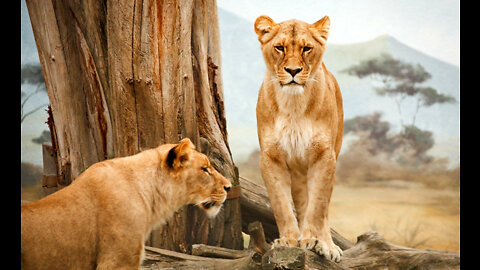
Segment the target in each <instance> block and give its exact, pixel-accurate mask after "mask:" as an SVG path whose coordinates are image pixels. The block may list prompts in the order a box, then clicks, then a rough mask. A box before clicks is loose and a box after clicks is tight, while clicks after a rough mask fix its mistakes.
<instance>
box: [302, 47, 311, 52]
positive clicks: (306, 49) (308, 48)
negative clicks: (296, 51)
mask: <svg viewBox="0 0 480 270" xmlns="http://www.w3.org/2000/svg"><path fill="white" fill-rule="evenodd" d="M311 49H312V47H303V52H308V51H310V50H311Z"/></svg>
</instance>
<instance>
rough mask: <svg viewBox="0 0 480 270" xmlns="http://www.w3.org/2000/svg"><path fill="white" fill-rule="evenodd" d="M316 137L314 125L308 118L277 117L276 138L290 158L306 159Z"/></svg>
mask: <svg viewBox="0 0 480 270" xmlns="http://www.w3.org/2000/svg"><path fill="white" fill-rule="evenodd" d="M313 136H314V123H313V122H312V121H311V120H309V119H306V118H300V117H293V116H277V117H276V119H275V125H274V138H275V140H276V142H277V143H278V144H279V146H280V148H282V149H283V150H284V151H285V152H286V153H287V156H288V158H297V159H304V158H305V154H306V150H307V149H308V147H309V145H310V143H311V141H312V138H313Z"/></svg>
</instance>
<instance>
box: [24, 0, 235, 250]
mask: <svg viewBox="0 0 480 270" xmlns="http://www.w3.org/2000/svg"><path fill="white" fill-rule="evenodd" d="M27 8H28V12H29V15H30V19H31V23H32V28H33V32H34V37H35V41H36V45H37V49H38V53H39V58H40V62H41V65H42V68H43V73H44V77H45V84H46V88H47V92H48V96H49V100H50V104H51V111H50V112H49V113H50V117H49V120H48V123H49V127H50V133H51V139H52V145H53V149H54V152H55V159H56V165H57V176H58V177H57V178H58V185H59V186H60V187H61V186H65V185H68V184H69V183H71V181H74V180H75V178H76V177H77V176H78V175H79V174H80V173H81V172H82V171H83V170H85V169H86V168H87V167H88V166H90V165H91V164H93V163H95V162H98V161H101V160H104V159H107V158H113V157H121V156H127V155H132V154H135V153H137V152H139V151H141V150H144V149H148V148H152V147H156V146H158V145H159V144H163V143H177V142H178V141H179V140H180V139H182V138H184V137H189V138H190V139H191V140H192V141H193V142H194V144H195V145H196V146H197V149H198V150H200V151H202V152H204V153H205V154H207V155H208V156H209V158H210V160H211V162H212V164H213V166H215V168H216V169H217V170H218V171H219V172H220V173H222V174H223V175H224V176H225V177H227V178H228V179H230V180H231V181H232V183H233V185H234V188H232V191H234V192H230V195H229V197H228V199H227V201H226V202H225V205H224V207H223V210H222V212H221V213H220V214H219V215H218V216H217V218H216V219H214V220H209V219H208V218H207V217H206V215H205V214H204V213H203V212H202V211H201V210H199V209H197V208H196V207H193V206H186V207H184V208H182V210H180V211H179V212H178V213H176V214H175V215H174V217H173V218H172V219H170V220H169V221H168V222H167V224H166V225H164V226H163V227H162V228H160V229H158V230H154V231H153V232H152V235H151V237H150V239H149V240H148V242H147V244H148V245H152V246H157V247H162V248H167V249H171V250H177V251H182V252H189V251H190V249H191V245H192V244H194V243H204V244H209V245H216V246H224V247H229V248H236V249H240V248H242V247H243V240H242V235H241V218H240V204H239V199H238V198H235V197H237V196H235V194H236V192H235V190H239V186H238V172H237V170H236V168H235V165H234V163H233V160H232V157H231V153H230V149H229V146H228V142H227V131H226V121H225V111H224V102H223V100H224V99H223V85H222V80H221V78H222V76H221V75H222V74H221V71H222V69H221V62H220V41H219V29H218V16H217V7H216V2H215V0H205V1H192V0H190V1H175V0H163V1H154V0H145V1H136V0H122V1H111V0H107V1H97V0H85V1H76V0H68V1H64V0H27ZM236 186H237V188H235V187H236ZM236 195H238V193H237V194H236Z"/></svg>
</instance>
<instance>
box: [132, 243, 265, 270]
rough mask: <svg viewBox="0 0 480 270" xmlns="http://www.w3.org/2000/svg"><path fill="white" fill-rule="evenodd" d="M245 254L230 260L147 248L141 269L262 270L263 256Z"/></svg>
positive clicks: (250, 253) (251, 253) (252, 253)
mask: <svg viewBox="0 0 480 270" xmlns="http://www.w3.org/2000/svg"><path fill="white" fill-rule="evenodd" d="M210 248H212V247H210ZM213 248H215V247H213ZM232 252H233V253H234V252H238V250H232ZM245 254H246V255H245V256H244V257H241V258H238V259H231V260H229V259H220V258H207V257H202V256H194V255H187V254H183V253H179V252H175V251H170V250H165V249H159V248H153V247H145V260H144V261H143V263H142V267H141V269H142V270H154V269H165V268H168V269H219V270H220V269H229V270H237V269H238V270H240V269H243V270H249V269H255V270H256V269H261V256H259V255H258V254H256V253H254V252H248V253H247V252H246V253H245Z"/></svg>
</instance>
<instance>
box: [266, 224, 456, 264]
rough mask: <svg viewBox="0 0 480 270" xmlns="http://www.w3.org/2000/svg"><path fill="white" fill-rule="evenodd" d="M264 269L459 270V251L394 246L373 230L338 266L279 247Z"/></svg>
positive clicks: (271, 253) (319, 258)
mask: <svg viewBox="0 0 480 270" xmlns="http://www.w3.org/2000/svg"><path fill="white" fill-rule="evenodd" d="M262 268H263V269H359V270H360V269H362V270H363V269H372V270H373V269H375V270H377V269H391V270H396V269H398V270H400V269H405V270H408V269H412V270H413V269H416V270H417V269H422V270H423V269H425V270H426V269H460V254H459V253H458V252H449V251H438V250H419V249H412V248H407V247H401V246H398V245H394V244H392V243H390V242H388V241H386V240H385V239H383V237H382V236H380V235H379V234H378V233H376V232H374V231H370V232H367V233H365V234H362V235H360V236H359V237H358V241H357V243H356V244H355V245H354V246H353V247H351V248H350V249H348V250H346V251H345V252H344V254H343V257H342V259H341V261H340V262H339V263H334V262H332V261H329V260H327V259H325V258H324V257H322V256H318V255H317V254H315V253H313V252H311V251H306V250H302V249H300V248H276V249H272V250H269V251H268V252H267V253H266V254H265V255H264V256H263V257H262Z"/></svg>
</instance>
